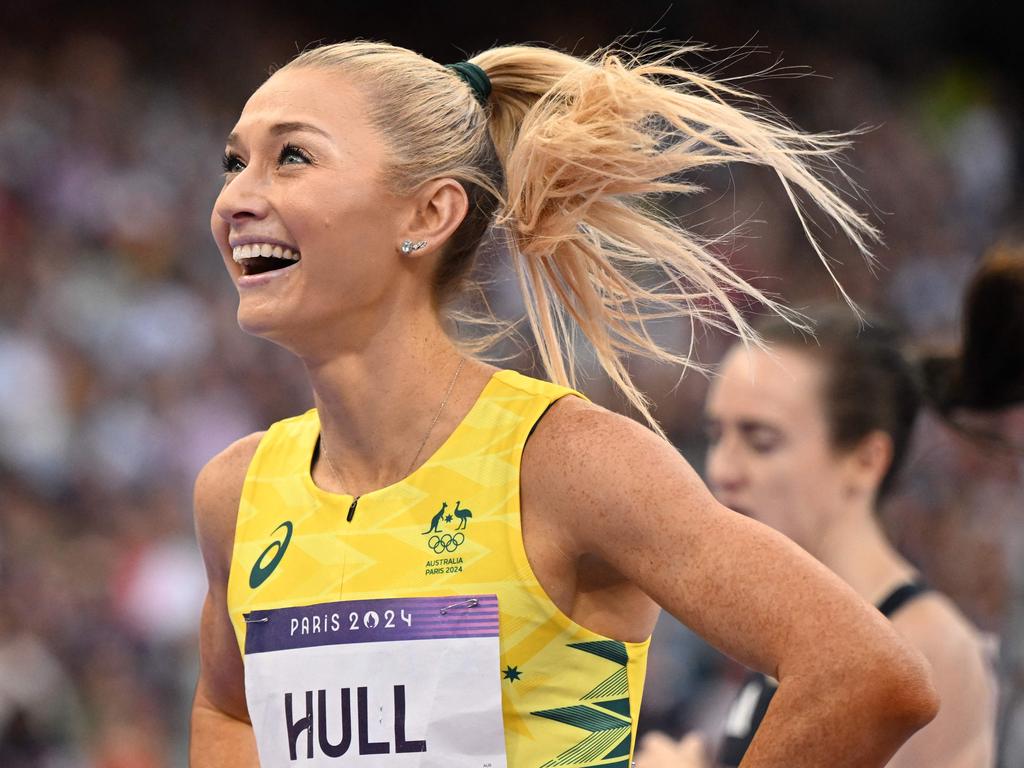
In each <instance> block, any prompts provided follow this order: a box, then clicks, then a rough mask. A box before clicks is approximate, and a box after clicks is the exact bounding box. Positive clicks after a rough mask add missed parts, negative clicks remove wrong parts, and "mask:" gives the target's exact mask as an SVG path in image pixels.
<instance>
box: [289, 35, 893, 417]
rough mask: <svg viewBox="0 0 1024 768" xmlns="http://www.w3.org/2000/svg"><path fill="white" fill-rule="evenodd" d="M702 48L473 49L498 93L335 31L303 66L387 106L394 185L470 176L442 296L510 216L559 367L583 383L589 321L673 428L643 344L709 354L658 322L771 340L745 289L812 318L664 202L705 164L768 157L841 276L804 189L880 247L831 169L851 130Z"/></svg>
mask: <svg viewBox="0 0 1024 768" xmlns="http://www.w3.org/2000/svg"><path fill="white" fill-rule="evenodd" d="M695 50H697V49H696V47H692V46H691V47H686V46H671V45H663V46H659V47H658V48H656V49H652V50H650V51H648V52H646V53H643V54H636V53H630V52H626V51H616V50H613V49H606V50H602V51H599V52H597V53H595V54H594V55H592V56H590V57H588V58H586V59H581V58H577V57H575V56H572V55H569V54H566V53H561V52H558V51H555V50H550V49H546V48H540V47H533V46H521V45H516V46H508V47H499V48H494V49H492V50H488V51H485V52H483V53H481V54H478V55H477V56H474V57H473V58H472V59H470V61H472V62H473V63H474V64H476V65H478V66H480V67H481V68H483V70H484V71H485V72H486V73H487V75H488V76H489V78H490V80H491V84H492V92H491V95H490V98H489V99H488V102H487V104H486V105H483V106H482V105H481V104H479V103H478V102H477V100H476V98H475V97H474V95H473V93H472V91H471V90H470V88H469V86H468V85H466V84H465V83H464V82H463V81H462V80H461V79H459V77H458V76H457V75H456V74H455V73H454V72H452V71H450V70H448V69H446V68H444V67H442V66H441V65H440V64H437V63H436V62H433V61H430V60H429V59H426V58H424V57H422V56H420V55H419V54H417V53H414V52H412V51H409V50H406V49H403V48H398V47H394V46H391V45H388V44H383V43H374V42H366V41H354V42H347V43H340V44H336V45H326V46H321V47H319V48H315V49H311V50H309V51H306V52H304V53H302V54H300V55H299V56H298V57H296V58H295V59H293V60H292V61H291V62H289V63H288V64H287V65H286V68H297V67H315V68H326V69H331V70H337V71H339V72H341V73H343V74H344V75H345V76H346V77H349V78H351V81H352V82H353V83H354V84H355V85H356V86H357V87H360V88H362V89H363V90H364V93H366V94H367V96H368V97H369V98H368V101H369V103H370V104H371V105H372V106H371V110H372V113H371V114H370V115H369V118H370V120H371V122H372V123H373V124H374V125H375V126H376V127H377V128H379V129H380V131H381V134H382V135H383V136H384V137H385V141H386V143H387V144H388V147H389V152H390V157H389V167H388V168H387V169H386V179H385V181H386V182H387V183H388V184H389V185H390V187H391V188H392V189H393V191H395V192H399V193H402V192H410V191H412V190H415V189H416V188H417V187H418V186H419V185H420V184H422V183H424V182H426V181H429V180H430V179H434V178H438V177H450V178H454V179H457V180H458V181H459V182H460V183H461V184H462V185H463V187H464V188H465V190H466V192H467V195H468V198H469V213H468V214H467V216H466V218H465V220H464V221H463V223H462V224H461V226H460V227H459V228H458V230H457V231H456V232H455V234H454V235H453V237H452V239H451V241H450V242H449V243H448V244H447V247H446V249H445V251H444V253H443V255H442V257H441V260H440V262H439V265H438V267H437V271H436V275H435V284H434V289H435V291H434V298H435V301H436V303H437V306H438V307H439V308H440V307H443V306H445V304H446V303H447V301H448V299H449V298H451V297H452V296H453V295H454V294H456V293H457V292H459V291H460V289H462V288H464V287H465V281H466V280H467V276H468V275H469V274H470V269H471V266H472V263H473V257H474V254H475V252H476V250H477V247H478V245H479V244H480V243H481V241H482V239H483V238H484V236H485V234H487V232H488V230H489V228H491V227H494V231H496V232H499V233H504V234H505V239H506V241H507V245H508V250H509V251H510V252H511V254H512V258H513V259H514V261H515V267H516V271H517V274H518V276H519V280H520V284H521V288H522V293H523V297H524V301H525V306H526V310H527V316H528V318H529V322H530V325H531V328H532V331H533V334H534V337H535V340H536V344H537V348H538V350H539V354H540V358H541V361H542V362H543V365H544V368H545V370H546V373H547V375H548V377H549V378H550V379H552V380H553V381H555V382H558V383H562V384H568V385H570V386H575V382H576V377H577V372H578V365H577V361H576V359H575V355H574V350H573V345H572V339H573V336H574V334H575V333H576V331H577V330H578V331H581V332H582V333H583V334H584V335H585V336H586V337H587V339H588V340H589V342H590V344H591V345H592V346H593V348H594V350H595V352H596V356H597V359H598V360H599V362H600V364H601V366H602V368H603V369H604V371H605V372H606V373H607V375H608V376H609V377H610V379H611V380H612V381H613V382H614V384H615V385H616V386H617V387H618V388H619V389H620V390H621V391H622V392H623V393H624V394H625V395H626V397H627V399H628V400H629V402H630V403H631V404H632V405H633V407H635V408H636V409H637V410H638V411H639V412H640V413H642V414H643V415H644V417H645V418H646V419H647V420H648V421H649V422H650V423H651V425H652V426H653V427H654V428H655V429H658V426H657V424H656V423H655V422H654V420H653V418H652V417H651V414H650V412H649V409H648V401H647V399H646V397H645V396H644V394H643V393H642V392H640V391H639V390H638V389H637V387H636V386H635V385H634V383H633V382H632V380H631V379H630V376H629V373H628V370H627V366H626V357H627V356H629V355H633V354H637V355H641V356H646V357H650V358H653V359H656V360H661V361H668V362H673V363H677V364H679V365H681V366H683V368H684V369H685V368H690V367H699V366H698V364H697V363H696V362H695V361H694V360H693V359H692V357H691V355H690V354H679V353H674V352H672V351H669V350H667V349H665V348H663V347H662V346H660V345H659V344H658V343H657V342H656V341H655V340H654V339H653V338H652V336H651V334H650V333H649V331H648V328H647V326H646V325H645V322H646V321H648V320H651V319H656V318H673V317H678V318H680V319H683V318H685V319H686V320H688V321H689V322H690V323H691V325H695V324H704V325H710V326H714V327H718V328H724V329H727V330H729V331H731V332H734V333H736V334H738V335H739V336H740V337H741V338H742V339H744V341H749V340H754V341H755V342H756V341H757V336H756V333H755V332H754V331H753V330H752V329H751V328H750V326H749V325H748V323H747V321H746V320H745V319H744V316H743V313H742V311H741V309H742V307H741V306H738V304H737V302H738V301H739V300H740V299H741V298H742V300H744V301H747V300H753V301H756V302H760V303H762V304H763V305H765V306H767V307H768V308H770V309H771V310H772V311H774V312H776V313H778V314H779V315H782V316H784V317H786V318H787V319H788V320H789V321H790V322H794V323H799V322H800V319H799V316H798V315H797V314H796V313H793V312H791V311H790V310H788V309H787V308H785V307H784V306H782V305H781V304H779V303H777V302H776V301H775V300H773V299H772V298H771V297H770V296H768V295H766V294H764V293H762V292H761V291H760V290H759V289H758V288H756V287H755V286H753V285H751V284H750V283H749V282H747V281H746V280H744V279H743V278H742V277H741V276H739V275H738V274H737V273H736V272H735V271H733V270H732V269H731V268H730V267H729V266H728V264H727V263H725V261H723V260H722V259H721V258H719V257H718V256H716V255H715V254H714V253H713V252H712V248H711V245H712V244H711V243H709V242H708V241H707V240H706V239H704V238H701V237H698V236H697V235H696V234H694V233H692V232H689V231H687V230H686V229H685V228H683V227H682V226H680V225H679V224H678V223H677V222H675V221H673V220H672V218H671V217H670V216H669V215H667V214H666V213H665V212H664V211H663V210H662V209H661V208H660V207H659V205H658V203H659V200H660V199H662V197H663V196H664V195H666V194H672V193H676V194H679V193H682V194H692V193H695V192H699V191H700V189H701V188H700V187H699V186H698V185H697V184H696V183H695V182H694V181H693V174H694V172H696V171H699V170H700V169H706V168H710V167H715V166H723V165H728V164H732V163H744V164H753V165H760V166H766V167H768V168H770V169H771V170H772V171H774V172H775V174H776V176H777V177H778V179H779V182H780V183H781V185H782V187H783V189H784V190H785V192H786V194H787V195H788V197H789V200H790V201H791V203H792V205H793V208H794V210H795V213H796V215H797V217H798V218H799V221H800V223H801V225H802V227H803V230H804V232H805V234H806V237H807V239H808V241H809V243H810V244H811V246H812V248H813V250H814V251H815V252H816V253H817V255H818V257H819V258H820V259H821V261H822V263H823V264H824V265H825V268H826V269H829V272H830V273H831V269H830V268H829V265H828V262H827V260H826V258H825V255H824V253H823V252H822V250H821V248H820V247H819V245H818V243H817V241H816V240H815V238H814V236H813V234H812V232H811V228H810V225H809V219H808V214H807V213H806V212H805V202H804V201H809V202H810V203H812V204H813V206H816V207H817V208H818V209H820V210H821V211H823V212H824V213H825V214H826V215H827V216H828V217H829V218H831V219H832V220H833V221H834V222H835V224H836V225H837V226H838V228H839V229H840V230H841V231H842V232H843V233H845V234H846V235H847V236H848V237H849V238H850V239H851V240H852V241H853V243H854V244H855V245H856V247H857V248H858V249H859V250H860V251H861V252H862V253H863V254H864V255H865V256H869V254H868V249H867V245H868V243H869V242H870V241H872V240H873V239H875V238H876V237H877V233H876V231H875V230H874V228H873V227H872V226H871V225H870V224H869V223H868V222H867V221H866V220H865V219H864V218H863V217H862V216H861V215H860V214H859V213H858V212H857V211H855V210H854V209H853V208H852V207H851V206H850V205H849V204H848V203H847V202H846V201H845V200H844V199H843V198H842V197H841V196H840V195H839V194H837V193H836V191H835V190H834V189H833V188H832V187H831V186H829V185H828V184H827V183H825V182H824V181H823V179H822V175H821V174H820V173H819V170H818V169H821V168H822V167H825V166H827V167H831V168H832V169H833V170H836V171H838V172H839V173H840V174H841V170H840V169H839V166H838V164H837V162H836V157H837V154H838V153H839V152H841V151H842V150H843V149H845V148H846V147H847V146H848V137H847V136H845V135H840V134H808V133H803V132H800V131H799V130H797V129H795V128H793V127H792V126H790V125H789V124H788V123H786V122H785V121H784V120H783V119H782V118H781V117H779V116H777V115H773V114H772V113H771V112H770V111H769V110H768V109H767V108H766V107H765V106H764V104H763V102H760V101H759V100H758V99H757V97H754V96H752V95H751V94H748V93H746V92H744V91H742V90H740V89H738V88H737V87H735V86H734V85H732V84H728V85H727V84H726V83H724V82H721V81H715V80H713V79H711V78H709V77H706V76H702V75H700V74H696V73H694V72H691V71H688V70H687V69H684V68H683V67H682V66H680V63H679V62H680V60H681V57H682V56H683V55H684V54H688V53H692V52H694V51H695ZM730 102H737V103H743V104H745V105H747V106H745V107H739V106H734V105H733V104H731V103H730ZM840 290H841V288H840ZM843 295H844V296H845V293H844V294H843ZM851 304H852V302H851ZM659 431H660V430H659Z"/></svg>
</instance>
